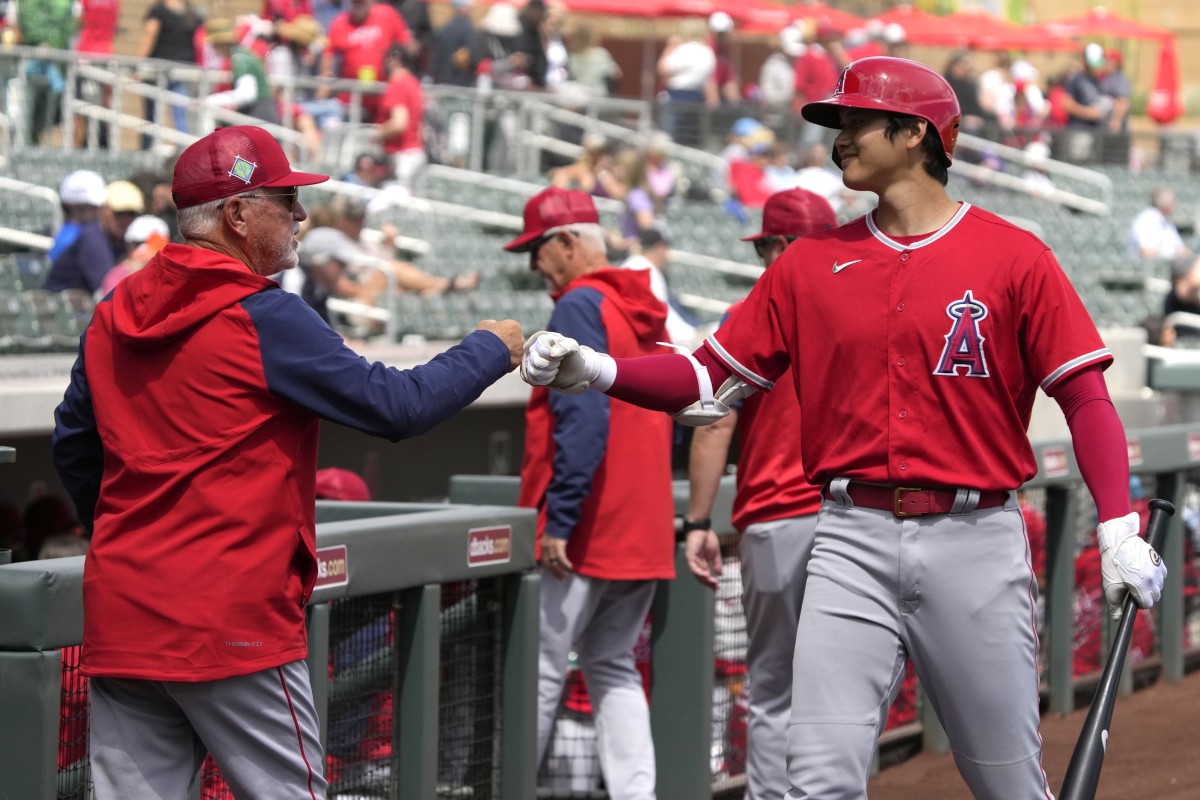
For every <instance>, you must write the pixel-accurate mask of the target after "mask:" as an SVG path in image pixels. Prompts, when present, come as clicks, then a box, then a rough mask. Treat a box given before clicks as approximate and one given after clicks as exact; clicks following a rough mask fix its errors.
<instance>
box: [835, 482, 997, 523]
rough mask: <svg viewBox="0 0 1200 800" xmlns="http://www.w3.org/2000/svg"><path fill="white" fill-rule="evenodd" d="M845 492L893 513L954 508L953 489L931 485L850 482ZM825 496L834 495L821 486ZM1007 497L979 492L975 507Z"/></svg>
mask: <svg viewBox="0 0 1200 800" xmlns="http://www.w3.org/2000/svg"><path fill="white" fill-rule="evenodd" d="M846 493H847V494H849V495H850V499H851V500H853V501H854V505H856V506H862V507H863V508H875V509H879V510H881V511H890V512H892V513H893V514H895V515H896V516H897V517H923V516H925V515H926V514H949V513H950V512H951V511H952V510H953V509H954V498H955V497H956V496H957V495H958V490H957V489H931V488H927V487H921V486H877V485H875V484H873V483H854V482H851V483H850V485H849V486H847V487H846ZM824 495H825V497H828V498H829V499H831V500H833V499H835V498H834V496H833V495H832V494H830V491H829V487H828V486H826V487H825V491H824ZM1007 500H1008V492H980V493H979V502H978V503H977V504H976V505H975V508H996V507H997V506H1002V505H1004V503H1005V502H1006V501H1007Z"/></svg>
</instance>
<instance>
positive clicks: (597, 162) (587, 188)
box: [550, 131, 626, 200]
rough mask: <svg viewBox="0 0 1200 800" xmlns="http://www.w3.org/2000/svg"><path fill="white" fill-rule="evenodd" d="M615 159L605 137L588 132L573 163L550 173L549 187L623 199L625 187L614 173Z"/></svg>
mask: <svg viewBox="0 0 1200 800" xmlns="http://www.w3.org/2000/svg"><path fill="white" fill-rule="evenodd" d="M615 167H616V159H615V158H614V157H613V153H612V147H611V145H610V143H609V141H608V140H607V139H606V138H604V134H602V133H596V132H595V131H587V132H586V133H584V135H583V153H582V154H581V155H580V156H579V159H578V160H577V161H575V162H574V163H572V164H567V165H566V166H564V167H558V168H557V169H554V170H552V171H551V172H550V184H551V185H552V186H557V187H558V188H560V189H578V190H580V191H582V192H587V193H588V194H590V195H592V196H593V197H607V198H611V199H613V200H624V199H625V192H626V186H625V184H624V183H623V182H622V181H621V179H620V177H619V176H617V175H616V174H615V172H614V169H615Z"/></svg>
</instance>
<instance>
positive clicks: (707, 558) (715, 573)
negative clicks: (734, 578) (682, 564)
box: [683, 530, 721, 589]
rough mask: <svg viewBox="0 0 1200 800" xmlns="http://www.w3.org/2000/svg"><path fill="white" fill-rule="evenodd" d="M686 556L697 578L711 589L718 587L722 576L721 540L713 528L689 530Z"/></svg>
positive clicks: (689, 566)
mask: <svg viewBox="0 0 1200 800" xmlns="http://www.w3.org/2000/svg"><path fill="white" fill-rule="evenodd" d="M683 552H684V557H685V558H686V559H687V565H688V569H690V570H691V571H692V574H693V575H695V576H696V580H698V581H700V583H701V584H702V585H704V586H707V587H708V588H710V589H716V588H717V578H719V577H721V542H720V540H719V539H717V534H716V533H714V532H713V531H712V530H694V531H689V532H688V535H687V544H685V545H684V549H683Z"/></svg>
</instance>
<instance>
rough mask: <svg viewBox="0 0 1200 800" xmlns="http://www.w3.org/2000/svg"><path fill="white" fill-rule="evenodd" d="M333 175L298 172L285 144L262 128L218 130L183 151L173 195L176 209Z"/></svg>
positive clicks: (176, 163)
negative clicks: (285, 152)
mask: <svg viewBox="0 0 1200 800" xmlns="http://www.w3.org/2000/svg"><path fill="white" fill-rule="evenodd" d="M327 180H329V176H328V175H316V174H314V173H311V172H293V171H292V165H291V164H289V163H288V158H287V155H286V154H284V152H283V148H282V147H280V146H279V142H277V141H275V139H274V138H272V136H271V134H269V133H267V132H266V131H265V130H263V129H262V128H257V127H254V126H253V125H237V126H234V127H231V128H217V129H216V130H215V131H213V132H212V133H210V134H209V135H208V136H205V137H204V138H203V139H201V140H200V141H198V142H195V143H194V144H192V145H191V146H190V147H188V149H186V150H184V151H183V152H182V153H181V154H180V155H179V160H178V161H176V162H175V177H174V179H173V180H172V181H171V196H172V197H173V198H175V207H176V208H191V207H192V206H198V205H201V204H202V203H208V202H210V201H212V200H221V199H223V198H226V197H233V196H234V195H235V194H244V193H246V192H249V191H250V190H252V189H258V188H260V187H264V186H285V187H286V186H311V185H312V184H314V183H324V182H325V181H327Z"/></svg>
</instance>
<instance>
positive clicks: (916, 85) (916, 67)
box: [800, 56, 962, 160]
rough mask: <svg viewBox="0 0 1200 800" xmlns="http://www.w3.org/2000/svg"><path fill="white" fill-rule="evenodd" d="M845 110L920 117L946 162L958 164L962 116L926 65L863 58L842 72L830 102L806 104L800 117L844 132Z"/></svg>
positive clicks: (955, 100)
mask: <svg viewBox="0 0 1200 800" xmlns="http://www.w3.org/2000/svg"><path fill="white" fill-rule="evenodd" d="M841 108H864V109H867V110H870V111H895V112H897V113H900V114H910V115H912V116H914V117H920V118H921V119H923V120H926V121H927V122H929V124H930V125H932V126H933V129H934V130H935V131H937V134H938V138H939V139H941V141H942V147H943V148H944V149H945V151H946V158H948V159H951V160H953V158H954V145H955V143H956V142H957V141H958V125H959V123H960V122H961V121H962V110H961V109H960V108H959V107H958V98H957V97H956V96H955V95H954V90H953V89H951V88H950V84H949V83H947V82H946V79H945V78H943V77H942V76H941V75H939V74H938V73H937V72H935V71H934V70H932V69H930V68H929V67H927V66H925V65H924V64H920V63H917V62H916V61H910V60H909V59H907V58H894V57H892V56H872V57H870V58H860V59H859V60H858V61H854V62H852V63H850V64H849V65H847V66H846V68H845V69H844V70H842V74H841V75H840V76H839V77H838V82H837V86H835V87H834V89H833V94H832V95H831V96H830V97H829V98H828V99H827V100H818V101H816V102H812V103H806V104H805V105H804V107H803V108H802V109H800V113H801V114H802V115H803V116H804V118H805V119H806V120H808V121H809V122H811V123H813V124H815V125H821V126H823V127H826V128H840V127H842V122H841V117H840V115H839V114H838V110H839V109H841Z"/></svg>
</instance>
